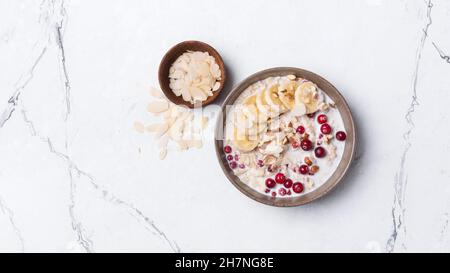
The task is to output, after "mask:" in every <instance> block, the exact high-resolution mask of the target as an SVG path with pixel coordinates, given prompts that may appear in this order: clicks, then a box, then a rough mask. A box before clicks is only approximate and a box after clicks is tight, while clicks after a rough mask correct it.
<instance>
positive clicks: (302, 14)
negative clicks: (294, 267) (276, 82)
mask: <svg viewBox="0 0 450 273" xmlns="http://www.w3.org/2000/svg"><path fill="white" fill-rule="evenodd" d="M449 22H450V1H448V0H433V1H432V7H431V5H430V4H429V2H428V1H423V0H410V1H406V0H395V1H387V0H370V1H369V0H366V1H360V0H345V1H333V0H328V1H325V0H321V1H312V0H302V1H293V0H292V1H287V0H285V1H252V2H250V1H238V0H232V1H218V0H217V1H211V0H208V1H207V0H204V1H199V0H197V1H181V0H180V1H162V0H161V1H144V0H142V1H137V0H133V1H125V0H122V1H119V0H116V1H106V0H104V1H99V0H96V1H82V0H77V1H65V2H61V1H57V0H55V1H48V0H44V1H34V0H22V1H13V0H1V1H0V127H1V128H0V250H1V251H57V252H61V251H92V252H102V251H150V252H153V251H167V252H171V251H182V252H191V251H194V252H199V251H277V252H278V251H288V252H291V251H292V252H303V251H305V252H311V251H317V252H326V251H339V252H348V251H356V252H366V251H373V252H378V251H381V252H384V251H396V252H402V251H449V249H450V234H449V231H448V221H449V212H450V198H449V197H450V184H449V183H450V169H449V160H450V156H449V152H450V144H449V134H450V128H449V126H448V124H449V114H450V109H449V107H448V106H449V103H450V93H449V92H450V63H449V59H448V57H447V59H446V58H445V55H448V54H450V38H449V37H450V24H449ZM189 39H197V40H201V41H205V42H207V43H210V44H211V45H213V46H214V47H215V48H216V49H217V50H218V51H219V52H220V53H221V54H222V56H223V58H224V61H225V63H226V66H227V68H228V72H229V79H228V86H227V89H225V91H224V93H225V92H227V91H229V90H230V89H231V87H232V86H235V85H236V84H237V83H238V82H239V81H241V80H242V79H244V78H245V77H247V76H249V75H250V74H253V73H255V72H257V71H259V70H262V69H266V68H270V67H275V66H295V67H301V68H305V69H308V70H311V71H314V72H316V73H318V74H320V75H322V76H324V77H325V78H327V79H328V80H329V81H331V82H332V83H333V84H334V85H335V86H336V87H337V88H338V89H339V90H340V91H341V92H342V94H343V95H344V96H345V97H346V99H347V101H348V103H349V105H350V107H351V109H352V111H353V114H354V117H355V119H356V122H357V127H358V131H359V135H360V143H359V144H360V145H359V150H358V156H357V160H356V162H355V164H354V165H353V167H352V168H351V170H350V172H349V175H348V176H347V178H346V179H345V181H344V182H343V183H342V184H340V185H339V186H338V188H337V189H336V190H334V191H333V192H332V193H331V194H330V195H328V196H326V197H325V198H323V199H320V200H318V201H316V202H314V203H312V204H310V205H307V206H304V207H297V208H286V209H283V208H273V207H268V206H265V205H262V204H259V203H256V202H254V201H252V200H250V199H248V198H247V197H245V196H244V195H242V194H241V193H240V192H238V190H236V189H235V188H234V187H233V186H232V185H231V184H230V183H229V182H228V181H227V179H226V178H225V176H224V174H223V173H222V171H221V169H220V167H219V165H218V162H217V160H216V156H215V152H214V149H213V138H212V131H213V125H214V124H213V122H211V124H210V126H209V127H208V131H207V133H206V135H205V145H204V147H203V149H201V150H192V151H188V152H185V153H177V152H175V151H171V152H169V155H168V157H167V159H166V160H164V161H160V160H159V159H158V154H157V148H156V147H155V142H154V140H153V138H152V137H151V136H149V135H139V134H137V133H136V132H135V131H134V130H133V129H132V124H133V122H134V121H136V120H141V121H145V122H151V121H154V119H155V118H154V117H152V116H150V115H148V114H147V113H146V111H145V106H146V104H147V103H148V102H149V101H150V99H151V98H150V96H149V94H148V90H149V88H150V87H151V86H157V70H158V65H159V61H160V60H161V58H162V56H163V54H164V53H165V52H166V50H167V49H168V48H169V47H171V46H172V45H174V44H176V43H178V42H180V41H183V40H189ZM433 43H434V44H433ZM17 95H19V96H18V97H17ZM415 98H416V99H415ZM221 99H223V97H222V98H221ZM8 101H9V102H8ZM416 102H417V103H416ZM408 113H409V114H408ZM408 132H410V134H407V133H408Z"/></svg>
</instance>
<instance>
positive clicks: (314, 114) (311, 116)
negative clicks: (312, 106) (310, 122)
mask: <svg viewBox="0 0 450 273" xmlns="http://www.w3.org/2000/svg"><path fill="white" fill-rule="evenodd" d="M307 116H308V118H313V117H315V116H316V112H314V113H311V114H308V115H307Z"/></svg>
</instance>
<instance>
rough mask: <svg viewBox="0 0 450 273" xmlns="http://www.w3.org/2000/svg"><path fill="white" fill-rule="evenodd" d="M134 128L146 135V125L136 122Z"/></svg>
mask: <svg viewBox="0 0 450 273" xmlns="http://www.w3.org/2000/svg"><path fill="white" fill-rule="evenodd" d="M133 127H134V130H136V132H138V133H141V134H142V133H144V131H145V126H144V124H142V123H141V122H139V121H136V122H135V123H134V124H133Z"/></svg>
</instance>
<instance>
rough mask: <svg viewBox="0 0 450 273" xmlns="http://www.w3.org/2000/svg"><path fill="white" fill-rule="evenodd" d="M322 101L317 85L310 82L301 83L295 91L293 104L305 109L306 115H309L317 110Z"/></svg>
mask: <svg viewBox="0 0 450 273" xmlns="http://www.w3.org/2000/svg"><path fill="white" fill-rule="evenodd" d="M322 101H323V95H322V94H320V92H319V89H318V87H317V85H315V84H314V83H312V82H304V83H302V84H301V85H300V86H299V87H298V88H297V90H296V91H295V104H296V105H301V104H302V103H303V104H304V105H305V107H306V114H311V113H314V112H316V111H317V110H319V104H320V103H321V102H322Z"/></svg>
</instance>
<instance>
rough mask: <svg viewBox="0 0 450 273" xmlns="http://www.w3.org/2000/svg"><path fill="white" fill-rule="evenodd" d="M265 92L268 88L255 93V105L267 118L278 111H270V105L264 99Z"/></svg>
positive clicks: (275, 114)
mask: <svg viewBox="0 0 450 273" xmlns="http://www.w3.org/2000/svg"><path fill="white" fill-rule="evenodd" d="M266 92H270V91H268V89H262V90H261V91H259V92H258V94H257V95H256V106H257V108H258V111H259V113H261V114H263V115H265V116H267V117H269V118H273V117H277V116H278V115H280V113H279V111H272V107H271V105H269V104H268V103H267V100H266V97H267V96H266Z"/></svg>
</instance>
